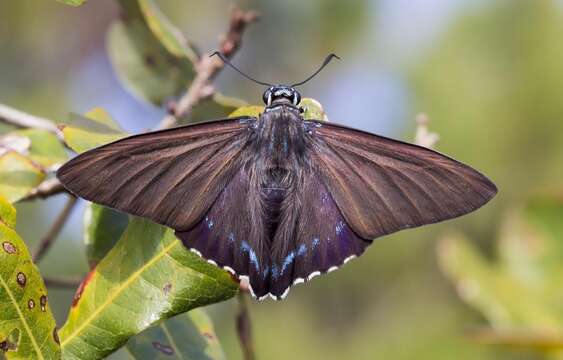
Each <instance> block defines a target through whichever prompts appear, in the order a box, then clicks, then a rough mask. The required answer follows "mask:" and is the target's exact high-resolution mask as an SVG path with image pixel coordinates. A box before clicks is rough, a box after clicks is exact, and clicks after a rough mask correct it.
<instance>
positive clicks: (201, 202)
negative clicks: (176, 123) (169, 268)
mask: <svg viewBox="0 0 563 360" xmlns="http://www.w3.org/2000/svg"><path fill="white" fill-rule="evenodd" d="M255 121H256V119H255V118H246V117H245V118H236V119H229V120H219V121H213V122H208V123H200V124H195V125H191V126H185V127H179V128H174V129H168V130H163V131H156V132H151V133H146V134H141V135H135V136H131V137H128V138H125V139H121V140H118V141H116V142H113V143H110V144H107V145H104V146H101V147H98V148H96V149H93V150H90V151H87V152H85V153H83V154H81V155H79V156H77V157H75V158H74V159H72V160H71V161H69V162H67V163H66V164H65V165H63V166H62V167H61V168H60V169H59V171H58V172H57V177H58V178H59V180H60V181H61V182H62V184H63V185H64V186H65V187H66V188H67V189H68V190H69V191H71V192H72V193H74V194H76V195H78V196H80V197H82V198H85V199H87V200H90V201H93V202H96V203H99V204H103V205H106V206H109V207H112V208H115V209H118V210H121V211H123V212H126V213H129V214H133V215H137V216H143V217H147V218H150V219H152V220H154V221H155V222H158V223H160V224H163V225H167V226H169V227H172V228H174V229H176V230H182V229H189V228H191V227H192V226H193V225H194V224H196V223H197V222H199V221H200V219H201V218H202V217H203V215H204V214H205V212H207V210H208V209H209V207H210V206H211V205H212V203H213V202H214V201H215V199H216V198H217V197H218V195H219V194H220V192H221V191H222V190H223V188H224V187H225V186H226V185H227V184H228V182H229V181H230V180H231V178H232V176H233V175H234V174H235V173H236V172H237V171H238V169H239V168H240V167H241V164H242V162H241V161H242V159H241V154H242V153H243V152H244V150H245V147H246V145H247V143H248V142H249V139H250V138H251V136H252V128H253V126H254V125H253V124H254V123H255Z"/></svg>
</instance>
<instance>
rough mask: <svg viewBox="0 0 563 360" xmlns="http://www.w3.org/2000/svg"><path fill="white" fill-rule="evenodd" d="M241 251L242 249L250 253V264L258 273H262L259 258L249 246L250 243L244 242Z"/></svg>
mask: <svg viewBox="0 0 563 360" xmlns="http://www.w3.org/2000/svg"><path fill="white" fill-rule="evenodd" d="M240 249H241V251H242V252H246V253H248V257H249V258H250V262H251V263H252V264H253V265H254V267H255V268H256V271H260V264H259V263H258V256H256V253H255V252H254V250H253V249H252V248H251V247H250V245H248V243H247V242H246V241H244V240H243V242H242V244H241V246H240Z"/></svg>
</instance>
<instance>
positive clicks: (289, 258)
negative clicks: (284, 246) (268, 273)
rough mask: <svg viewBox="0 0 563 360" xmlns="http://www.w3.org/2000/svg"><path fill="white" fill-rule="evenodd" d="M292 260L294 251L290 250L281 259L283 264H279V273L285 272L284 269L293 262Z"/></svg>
mask: <svg viewBox="0 0 563 360" xmlns="http://www.w3.org/2000/svg"><path fill="white" fill-rule="evenodd" d="M293 260H295V252H294V251H292V252H290V253H289V255H287V256H286V257H285V259H284V260H283V264H282V266H281V273H282V274H283V273H284V272H285V269H287V267H288V266H289V265H290V264H291V263H292V262H293Z"/></svg>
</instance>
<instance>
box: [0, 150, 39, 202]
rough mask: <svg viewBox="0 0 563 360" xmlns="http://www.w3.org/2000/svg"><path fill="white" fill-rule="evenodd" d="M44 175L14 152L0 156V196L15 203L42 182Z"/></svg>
mask: <svg viewBox="0 0 563 360" xmlns="http://www.w3.org/2000/svg"><path fill="white" fill-rule="evenodd" d="M44 178H45V173H44V172H43V170H42V169H41V168H40V167H39V166H38V165H37V164H35V163H34V162H33V161H31V160H30V159H29V158H27V157H25V156H23V155H21V154H18V153H17V152H15V151H7V152H5V153H4V154H2V155H0V195H3V196H4V197H5V198H6V199H8V201H10V202H16V201H18V200H20V199H21V198H23V197H25V195H27V193H28V192H29V191H30V190H31V189H33V188H35V187H36V186H37V185H39V184H40V183H41V181H43V179H44Z"/></svg>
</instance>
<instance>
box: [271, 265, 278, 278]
mask: <svg viewBox="0 0 563 360" xmlns="http://www.w3.org/2000/svg"><path fill="white" fill-rule="evenodd" d="M279 276H280V273H279V271H278V267H277V266H276V265H272V278H274V279H277V278H278V277H279Z"/></svg>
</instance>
